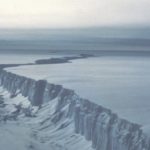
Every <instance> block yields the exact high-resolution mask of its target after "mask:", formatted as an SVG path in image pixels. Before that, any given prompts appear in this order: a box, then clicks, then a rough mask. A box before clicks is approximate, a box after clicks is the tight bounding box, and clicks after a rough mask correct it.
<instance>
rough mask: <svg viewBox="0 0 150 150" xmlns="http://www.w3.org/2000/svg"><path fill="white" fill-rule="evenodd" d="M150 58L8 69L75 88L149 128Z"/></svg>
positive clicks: (98, 102) (113, 59)
mask: <svg viewBox="0 0 150 150" xmlns="http://www.w3.org/2000/svg"><path fill="white" fill-rule="evenodd" d="M149 68H150V58H149V57H133V56H132V57H131V56H129V57H127V56H126V57H123V56H116V57H115V56H113V57H108V56H107V57H95V58H88V59H82V60H74V61H73V63H66V64H53V65H35V66H20V67H13V68H7V69H6V70H7V71H10V72H13V73H15V74H19V75H23V76H27V77H30V78H33V79H36V80H38V79H46V80H48V82H50V83H55V84H61V85H63V86H64V87H66V88H69V89H74V90H75V91H76V92H77V93H78V94H79V95H80V96H81V97H84V98H88V99H89V100H90V101H94V102H95V103H97V104H100V105H102V106H104V107H107V108H110V109H111V110H112V111H113V112H116V113H117V114H118V115H119V116H120V117H122V118H125V119H127V120H130V121H132V122H135V123H139V124H142V125H143V128H144V129H145V130H147V131H148V130H149V126H150V119H148V118H149V114H150V101H149V99H150V92H149V89H150V70H149Z"/></svg>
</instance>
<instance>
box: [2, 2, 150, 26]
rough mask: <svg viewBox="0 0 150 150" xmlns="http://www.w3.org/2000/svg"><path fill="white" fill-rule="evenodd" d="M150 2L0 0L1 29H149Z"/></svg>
mask: <svg viewBox="0 0 150 150" xmlns="http://www.w3.org/2000/svg"><path fill="white" fill-rule="evenodd" d="M149 14H150V1H149V0H103V1H100V0H5V1H2V0H0V26H1V27H3V26H4V27H81V26H103V25H108V26H109V25H132V24H140V25H149V24H150V17H149Z"/></svg>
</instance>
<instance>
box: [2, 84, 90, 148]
mask: <svg viewBox="0 0 150 150" xmlns="http://www.w3.org/2000/svg"><path fill="white" fill-rule="evenodd" d="M0 95H1V96H3V98H4V103H5V105H6V106H4V107H0V112H1V114H0V118H1V117H2V116H5V115H6V113H7V112H9V113H7V116H11V114H13V112H14V111H15V106H16V105H19V104H20V103H21V104H25V105H24V107H25V106H26V107H28V105H26V104H29V101H28V100H27V99H26V98H24V97H23V96H21V95H20V94H19V95H18V96H16V97H14V98H10V97H9V96H10V95H9V93H8V92H6V91H5V90H4V89H3V88H1V87H0ZM56 104H57V100H52V101H50V102H49V103H47V104H45V105H44V106H43V107H42V109H40V110H39V112H37V113H36V117H25V116H24V115H23V114H22V113H20V114H17V115H18V117H17V118H16V120H9V119H8V120H7V121H6V120H5V121H4V120H0V149H1V148H2V149H5V150H30V149H32V150H76V149H82V150H92V148H91V143H90V142H88V141H86V140H85V139H84V137H82V136H81V135H77V134H75V133H74V127H73V123H70V124H69V126H68V127H67V128H63V129H61V130H59V125H60V124H58V125H54V124H53V123H52V122H51V119H50V118H51V117H52V114H53V113H54V109H55V108H54V107H55V106H56ZM2 110H3V112H4V114H3V113H2ZM64 121H65V120H64Z"/></svg>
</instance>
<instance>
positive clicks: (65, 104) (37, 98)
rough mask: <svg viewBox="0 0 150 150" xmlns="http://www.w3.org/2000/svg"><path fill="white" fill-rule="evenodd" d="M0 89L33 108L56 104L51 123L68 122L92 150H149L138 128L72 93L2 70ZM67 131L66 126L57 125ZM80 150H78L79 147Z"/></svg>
mask: <svg viewBox="0 0 150 150" xmlns="http://www.w3.org/2000/svg"><path fill="white" fill-rule="evenodd" d="M0 86H2V87H3V88H4V89H5V90H7V91H8V92H10V93H11V95H12V96H16V95H17V94H18V91H19V93H21V94H22V95H23V96H24V97H27V98H28V99H29V101H30V102H31V104H32V105H33V106H41V107H42V104H44V103H47V102H49V101H55V100H57V101H58V102H57V106H56V108H55V112H54V113H53V117H52V122H53V123H54V124H55V123H59V122H60V123H62V122H61V120H65V119H69V120H70V121H72V122H73V124H74V132H75V133H77V134H80V135H82V136H84V137H85V139H86V140H87V141H91V143H92V144H91V146H92V147H93V149H96V150H150V139H149V137H147V136H146V135H145V134H144V133H143V131H142V129H141V127H140V125H138V124H134V123H131V122H129V121H127V120H124V119H121V118H119V117H118V116H117V115H116V114H114V113H112V112H111V110H109V109H106V108H104V107H102V106H100V105H97V104H95V103H93V102H91V101H89V100H87V99H83V98H81V97H80V96H79V95H77V94H76V93H75V92H74V91H73V90H70V89H66V88H64V87H63V86H61V85H55V84H51V83H48V82H47V81H45V80H37V81H36V80H34V79H30V78H27V77H24V76H20V75H17V74H13V73H11V72H8V71H6V70H2V71H1V72H0ZM61 127H62V128H64V127H67V124H61ZM81 149H82V147H81Z"/></svg>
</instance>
